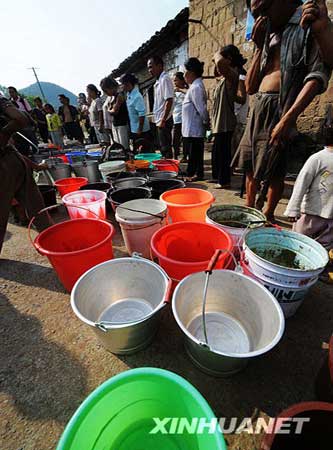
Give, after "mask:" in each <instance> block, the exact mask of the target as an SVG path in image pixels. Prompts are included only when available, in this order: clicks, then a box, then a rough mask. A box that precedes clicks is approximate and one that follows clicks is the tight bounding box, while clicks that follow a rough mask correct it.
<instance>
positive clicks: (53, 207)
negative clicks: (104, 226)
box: [28, 203, 112, 254]
mask: <svg viewBox="0 0 333 450" xmlns="http://www.w3.org/2000/svg"><path fill="white" fill-rule="evenodd" d="M60 206H65V205H64V204H63V203H59V204H57V205H52V206H48V207H47V208H43V209H41V210H40V211H38V213H37V214H36V215H34V216H33V217H32V219H31V220H30V222H29V225H28V237H29V240H30V242H31V244H32V245H33V247H34V248H35V249H36V251H37V252H38V253H39V254H42V253H41V252H40V251H39V249H38V245H36V244H35V241H34V240H33V239H32V237H31V227H32V225H33V223H34V221H35V220H36V218H37V217H38V216H40V215H41V214H43V213H45V212H48V211H52V210H54V209H56V208H60ZM65 207H66V206H65ZM75 208H79V209H83V210H85V211H88V212H89V213H91V214H94V215H95V216H96V218H97V219H98V220H100V221H101V222H108V223H110V224H111V225H112V222H111V220H108V219H105V220H102V219H100V218H99V216H98V215H97V214H96V213H94V212H93V211H91V210H90V209H87V208H84V207H83V206H77V205H75ZM48 217H49V220H50V226H51V225H55V223H54V221H52V219H51V217H50V216H48ZM69 220H71V219H69ZM64 222H67V221H66V220H65V221H64Z"/></svg>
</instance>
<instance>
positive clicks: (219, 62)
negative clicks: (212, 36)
mask: <svg viewBox="0 0 333 450" xmlns="http://www.w3.org/2000/svg"><path fill="white" fill-rule="evenodd" d="M214 63H215V67H216V68H217V70H218V73H219V75H221V76H223V77H224V78H225V79H226V82H227V84H228V86H229V87H230V86H234V85H236V84H238V79H239V75H238V72H237V71H236V70H235V69H233V68H232V67H231V66H230V62H229V60H228V59H226V58H224V57H223V56H222V54H221V52H217V53H215V55H214Z"/></svg>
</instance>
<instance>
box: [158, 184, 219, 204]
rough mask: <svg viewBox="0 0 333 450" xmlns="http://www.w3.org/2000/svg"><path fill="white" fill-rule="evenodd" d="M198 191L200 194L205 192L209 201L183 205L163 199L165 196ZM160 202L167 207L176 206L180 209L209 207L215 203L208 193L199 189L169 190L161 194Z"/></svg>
mask: <svg viewBox="0 0 333 450" xmlns="http://www.w3.org/2000/svg"><path fill="white" fill-rule="evenodd" d="M184 190H187V191H196V192H198V191H200V192H205V193H206V194H207V195H208V196H209V199H208V198H207V200H203V201H201V202H198V203H189V204H186V205H183V204H181V203H173V202H170V201H168V200H167V199H165V198H164V197H165V196H167V195H172V194H175V193H176V194H179V193H181V192H180V191H184ZM160 200H162V201H163V202H165V203H166V204H167V205H168V206H178V207H182V208H193V207H197V206H205V205H209V204H213V203H214V202H215V197H214V195H213V194H212V193H211V192H210V191H206V190H205V189H199V188H187V187H185V188H180V189H171V190H170V191H166V192H163V194H162V195H161V196H160Z"/></svg>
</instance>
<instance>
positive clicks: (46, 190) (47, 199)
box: [38, 184, 57, 206]
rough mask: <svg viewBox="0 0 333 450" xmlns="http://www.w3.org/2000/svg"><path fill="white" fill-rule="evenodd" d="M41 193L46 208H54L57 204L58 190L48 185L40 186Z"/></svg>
mask: <svg viewBox="0 0 333 450" xmlns="http://www.w3.org/2000/svg"><path fill="white" fill-rule="evenodd" d="M38 189H39V192H40V193H41V194H42V196H43V200H44V204H45V206H52V205H56V204H57V197H56V188H55V187H54V186H50V185H48V184H39V185H38Z"/></svg>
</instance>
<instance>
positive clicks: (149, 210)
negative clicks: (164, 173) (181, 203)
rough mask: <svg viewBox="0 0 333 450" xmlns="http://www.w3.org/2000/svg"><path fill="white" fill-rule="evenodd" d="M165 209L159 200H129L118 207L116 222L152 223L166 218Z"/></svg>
mask: <svg viewBox="0 0 333 450" xmlns="http://www.w3.org/2000/svg"><path fill="white" fill-rule="evenodd" d="M166 211H167V207H166V205H165V204H164V203H163V202H161V201H160V200H154V199H149V198H147V199H145V198H143V199H139V200H130V201H129V202H125V203H123V204H122V205H120V206H118V208H117V212H116V220H117V221H118V222H132V223H139V224H140V223H145V224H148V223H150V222H152V223H154V222H156V221H157V220H158V219H160V220H162V219H164V217H166Z"/></svg>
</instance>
